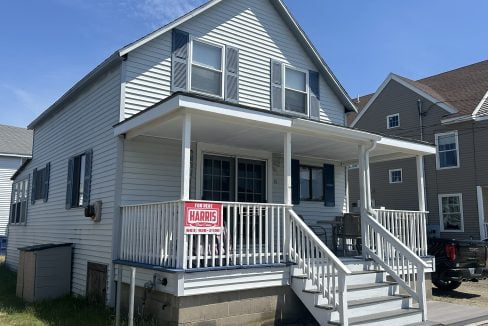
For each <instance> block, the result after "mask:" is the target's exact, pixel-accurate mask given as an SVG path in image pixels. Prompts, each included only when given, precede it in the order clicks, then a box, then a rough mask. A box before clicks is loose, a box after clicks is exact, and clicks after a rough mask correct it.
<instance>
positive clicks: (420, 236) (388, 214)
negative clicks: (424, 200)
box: [375, 209, 428, 257]
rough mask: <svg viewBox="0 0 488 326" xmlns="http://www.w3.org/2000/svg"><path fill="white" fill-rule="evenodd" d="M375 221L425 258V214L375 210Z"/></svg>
mask: <svg viewBox="0 0 488 326" xmlns="http://www.w3.org/2000/svg"><path fill="white" fill-rule="evenodd" d="M375 212H376V214H377V221H378V222H379V223H380V224H381V225H382V226H383V227H384V228H385V229H387V230H388V231H390V232H391V233H392V234H393V235H394V236H395V237H397V238H398V240H400V241H401V242H402V243H403V244H404V245H406V246H407V247H408V248H410V249H411V250H412V251H413V252H414V253H416V254H417V255H418V256H420V257H424V256H427V214H428V212H419V211H398V210H390V209H376V210H375Z"/></svg>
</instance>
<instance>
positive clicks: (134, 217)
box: [114, 95, 434, 325]
mask: <svg viewBox="0 0 488 326" xmlns="http://www.w3.org/2000/svg"><path fill="white" fill-rule="evenodd" d="M115 134H116V135H117V136H120V135H123V136H124V138H125V140H124V148H125V150H124V151H125V153H126V154H124V155H126V156H127V157H128V159H127V163H126V164H125V166H124V180H123V181H122V183H123V186H122V188H123V189H122V207H121V218H120V228H119V229H120V238H119V239H118V243H119V245H118V246H117V247H116V248H117V250H118V252H117V253H116V260H115V261H114V263H115V264H116V265H117V266H119V269H118V270H119V274H118V277H117V279H118V280H122V279H123V275H122V270H123V266H130V268H131V275H130V278H128V279H127V280H128V281H130V283H131V289H132V290H131V294H130V296H131V297H133V295H134V291H133V289H134V288H135V282H136V271H137V270H140V271H143V272H142V273H143V274H144V273H146V274H144V275H147V273H151V272H148V271H158V272H160V273H163V275H166V277H165V279H166V282H167V281H168V279H170V278H171V279H172V280H174V282H175V283H174V284H172V287H171V289H172V290H171V291H173V292H174V293H175V295H176V296H187V295H197V294H202V293H210V292H211V291H214V292H215V291H217V292H225V291H236V290H239V289H245V288H247V287H251V288H260V287H267V286H268V285H266V284H268V283H269V284H270V285H271V284H273V285H277V284H282V285H290V284H291V277H292V276H293V275H301V276H303V277H305V279H306V280H308V281H309V282H310V284H309V283H306V284H305V283H304V286H305V285H306V286H313V287H314V289H315V290H314V291H317V292H316V293H317V296H318V297H319V298H321V299H320V300H321V302H324V303H326V304H327V305H328V307H330V309H332V310H333V311H337V316H336V317H337V320H339V321H340V322H341V323H342V324H344V325H347V323H348V321H347V320H348V318H349V317H348V316H350V314H348V312H347V311H348V299H347V292H348V291H347V288H348V285H347V283H348V281H346V280H347V279H350V278H351V277H352V276H353V273H352V271H351V270H350V269H349V268H348V267H347V266H346V265H345V264H344V263H343V262H342V261H341V259H339V258H338V257H337V255H336V254H335V253H334V252H333V251H332V250H331V249H330V248H329V247H328V245H329V246H330V247H332V246H331V244H330V243H328V244H327V243H324V241H323V239H320V238H319V237H318V236H317V235H316V234H315V233H314V232H313V231H312V229H311V228H310V227H309V225H318V224H317V222H319V221H332V220H334V219H335V217H336V216H338V215H342V214H343V213H345V209H346V207H349V205H348V203H347V195H346V194H347V190H346V184H347V182H346V168H347V166H349V165H350V164H357V163H359V168H360V171H361V173H360V188H361V202H363V203H366V205H364V207H362V211H361V233H362V255H363V256H362V258H365V259H369V260H370V261H372V262H374V264H371V266H370V267H371V268H373V269H375V270H376V269H378V270H382V271H383V272H381V273H385V274H384V275H386V274H388V275H389V276H390V277H392V278H393V279H394V280H395V281H397V282H398V284H400V286H401V287H402V288H404V290H405V291H406V292H407V293H409V294H410V295H411V296H412V298H413V299H414V300H415V301H416V302H417V303H418V305H419V307H420V309H421V310H422V311H423V314H424V318H425V315H426V311H425V309H424V308H425V307H424V303H425V300H424V299H425V288H422V286H423V284H424V282H423V275H424V273H425V271H428V270H429V269H430V268H431V266H432V265H430V266H429V265H428V264H426V263H425V262H424V261H423V260H422V259H421V258H420V257H423V256H427V236H426V215H427V213H426V212H425V203H424V197H425V195H424V190H423V188H424V186H423V173H419V192H420V196H419V198H420V201H419V207H421V208H424V209H423V210H421V211H419V212H411V211H410V212H409V211H388V210H379V211H377V210H373V209H372V207H371V205H370V202H371V199H370V198H371V197H370V193H369V192H370V191H369V183H370V181H369V162H370V161H371V162H372V161H384V160H389V159H392V160H393V159H399V158H403V157H417V163H418V171H423V166H422V163H423V160H422V156H423V155H428V154H431V153H432V152H433V151H434V150H433V148H432V147H431V146H428V145H424V144H415V143H410V142H405V141H402V140H396V139H389V138H384V137H381V136H378V135H374V134H370V133H366V132H362V131H358V130H352V129H348V128H345V127H340V126H335V125H330V124H326V123H321V122H316V121H310V120H305V119H301V118H298V117H294V116H284V115H281V114H273V113H270V112H263V111H258V110H251V109H248V108H243V107H238V106H232V105H228V104H223V103H219V102H214V101H210V100H205V99H201V98H193V97H190V96H187V95H177V96H174V97H172V98H170V99H169V100H167V101H165V102H163V103H161V104H159V105H157V106H155V107H153V108H151V109H149V110H147V111H145V112H143V113H141V114H139V115H137V116H134V117H133V118H131V119H129V120H127V121H125V122H123V123H121V124H119V125H117V126H115ZM145 143H151V144H152V148H157V147H158V146H161V148H163V149H164V150H165V151H166V152H164V153H161V156H159V157H158V158H157V159H155V160H154V162H155V163H154V164H152V165H151V166H150V167H149V166H148V165H147V164H149V163H147V160H153V159H154V157H150V155H152V154H150V153H147V154H143V155H138V153H140V152H139V151H140V150H141V147H143V146H144V144H145ZM164 144H171V146H170V145H168V146H166V145H164ZM165 146H166V147H165ZM178 147H179V148H178ZM131 149H133V151H134V152H133V153H131V152H130V150H131ZM145 155H147V156H145ZM158 161H159V163H157V162H158ZM298 162H299V163H298ZM158 164H160V168H158ZM297 166H298V167H302V166H303V167H304V168H305V167H306V168H311V169H314V173H317V174H320V172H322V174H321V176H320V177H319V178H316V179H315V180H314V179H313V175H312V170H310V175H309V178H308V179H307V177H302V178H300V177H299V178H298V179H297V178H296V175H297V174H296V173H297V170H296V167H297ZM146 168H151V169H154V170H155V171H158V172H153V175H154V176H157V177H154V178H151V177H149V176H147V175H146V176H145V177H143V178H145V180H142V179H143V178H141V176H142V175H144V173H143V172H144V169H146ZM248 169H249V171H251V172H249V173H251V175H249V173H248V172H247V171H248ZM136 170H137V171H136ZM140 170H143V172H141V171H140ZM307 171H308V170H307ZM331 171H332V172H331ZM298 173H299V174H300V170H298ZM330 173H332V174H330ZM160 175H164V178H161V181H158V180H159V176H160ZM331 175H332V177H331ZM321 179H323V183H322V182H320V184H319V183H317V182H316V181H317V180H321ZM297 180H298V185H297ZM302 183H303V184H302ZM126 184H127V185H126ZM136 184H137V188H136V187H135V185H136ZM145 184H147V186H146V187H145V186H144V185H145ZM158 187H159V188H158ZM161 187H162V188H161ZM297 187H298V189H300V187H302V189H303V187H308V188H307V190H308V191H309V193H307V195H306V196H305V195H303V193H304V192H303V191H301V192H300V191H298V193H297ZM320 187H322V188H320ZM156 188H158V189H159V190H158V191H156V192H155V191H154V189H156ZM317 188H319V190H317ZM149 189H152V190H149ZM161 189H163V191H161ZM314 194H322V195H321V197H320V198H314ZM297 196H298V197H297ZM155 198H158V199H159V198H161V199H160V200H154V199H155ZM188 203H193V204H195V203H197V204H202V205H205V204H212V205H218V207H221V208H220V209H221V213H222V219H223V228H222V231H221V232H218V233H207V234H194V233H189V232H185V228H184V225H183V221H184V217H185V210H184V208H185V205H186V204H188ZM368 203H369V205H368ZM329 242H330V241H329ZM364 266H366V265H364ZM368 266H369V265H368ZM365 268H366V267H365ZM368 268H369V267H368ZM239 270H240V271H241V272H237V273H236V272H233V271H239ZM144 271H145V272H144ZM193 275H195V276H193ZM268 276H270V278H267V277H268ZM149 279H150V277H149ZM195 280H197V281H195ZM268 281H269V282H268ZM308 281H307V282H308ZM349 282H350V281H349ZM121 283H122V282H118V285H119V286H121ZM160 290H161V291H163V292H168V291H169V288H168V287H166V286H163V287H161V289H160ZM214 292H213V293H214ZM117 293H121V292H119V291H117ZM314 295H315V294H314ZM301 299H302V301H303V300H306V299H303V298H301ZM119 301H120V300H117V303H118V302H119ZM310 309H311V308H310ZM131 313H132V314H133V311H132V312H130V314H131ZM331 316H332V315H331ZM334 316H335V315H334ZM329 317H330V316H329ZM336 317H334V318H336ZM330 318H332V317H330ZM334 318H332V319H334Z"/></svg>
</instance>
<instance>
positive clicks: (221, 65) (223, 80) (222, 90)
mask: <svg viewBox="0 0 488 326" xmlns="http://www.w3.org/2000/svg"><path fill="white" fill-rule="evenodd" d="M194 41H196V42H200V43H205V44H208V45H211V46H215V47H218V48H220V51H221V54H222V56H221V59H222V60H221V62H220V73H221V75H222V77H221V86H220V95H215V94H210V93H205V92H202V91H195V90H193V89H192V80H191V75H192V69H193V64H194V63H193V42H194ZM189 51H190V53H189V58H190V62H189V69H188V71H187V73H188V75H187V77H188V90H189V91H190V92H191V93H195V94H202V95H205V96H211V97H216V98H219V99H224V94H225V90H224V88H225V76H224V69H225V46H224V45H221V44H217V43H213V42H209V41H207V40H202V39H199V38H196V37H193V36H190V44H189ZM195 66H198V67H201V68H204V69H209V70H213V71H216V72H218V70H215V69H213V68H210V67H207V66H203V65H200V64H198V63H195Z"/></svg>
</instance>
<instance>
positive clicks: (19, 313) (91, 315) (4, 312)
mask: <svg viewBox="0 0 488 326" xmlns="http://www.w3.org/2000/svg"><path fill="white" fill-rule="evenodd" d="M16 277H17V276H16V274H15V273H14V272H12V271H10V270H9V269H8V268H7V266H6V265H5V264H4V262H3V258H2V257H0V325H2V326H3V325H8V326H10V325H12V326H13V325H15V326H17V325H21V326H24V325H25V326H47V325H49V326H51V325H52V326H58V325H59V326H64V325H66V326H68V325H69V326H78V325H79V326H82V325H83V326H85V325H89V326H92V325H93V326H97V325H113V324H114V316H113V314H112V312H111V311H110V310H109V309H106V308H105V307H100V306H97V305H91V304H89V303H88V302H87V301H86V300H83V299H78V298H74V297H65V298H61V299H56V300H50V301H44V302H39V303H33V304H30V303H24V302H23V301H22V300H20V299H19V298H17V297H16V296H15V286H16V281H17V279H16Z"/></svg>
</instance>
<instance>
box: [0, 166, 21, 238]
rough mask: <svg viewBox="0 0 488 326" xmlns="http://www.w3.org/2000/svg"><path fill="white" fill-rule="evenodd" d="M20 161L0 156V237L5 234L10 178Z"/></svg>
mask: <svg viewBox="0 0 488 326" xmlns="http://www.w3.org/2000/svg"><path fill="white" fill-rule="evenodd" d="M21 161H22V160H21V159H20V158H18V157H7V156H0V236H5V235H6V234H7V225H8V219H9V212H10V199H11V192H12V180H10V178H11V177H12V175H13V174H14V173H15V171H16V170H17V169H18V168H19V166H20V164H21Z"/></svg>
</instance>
